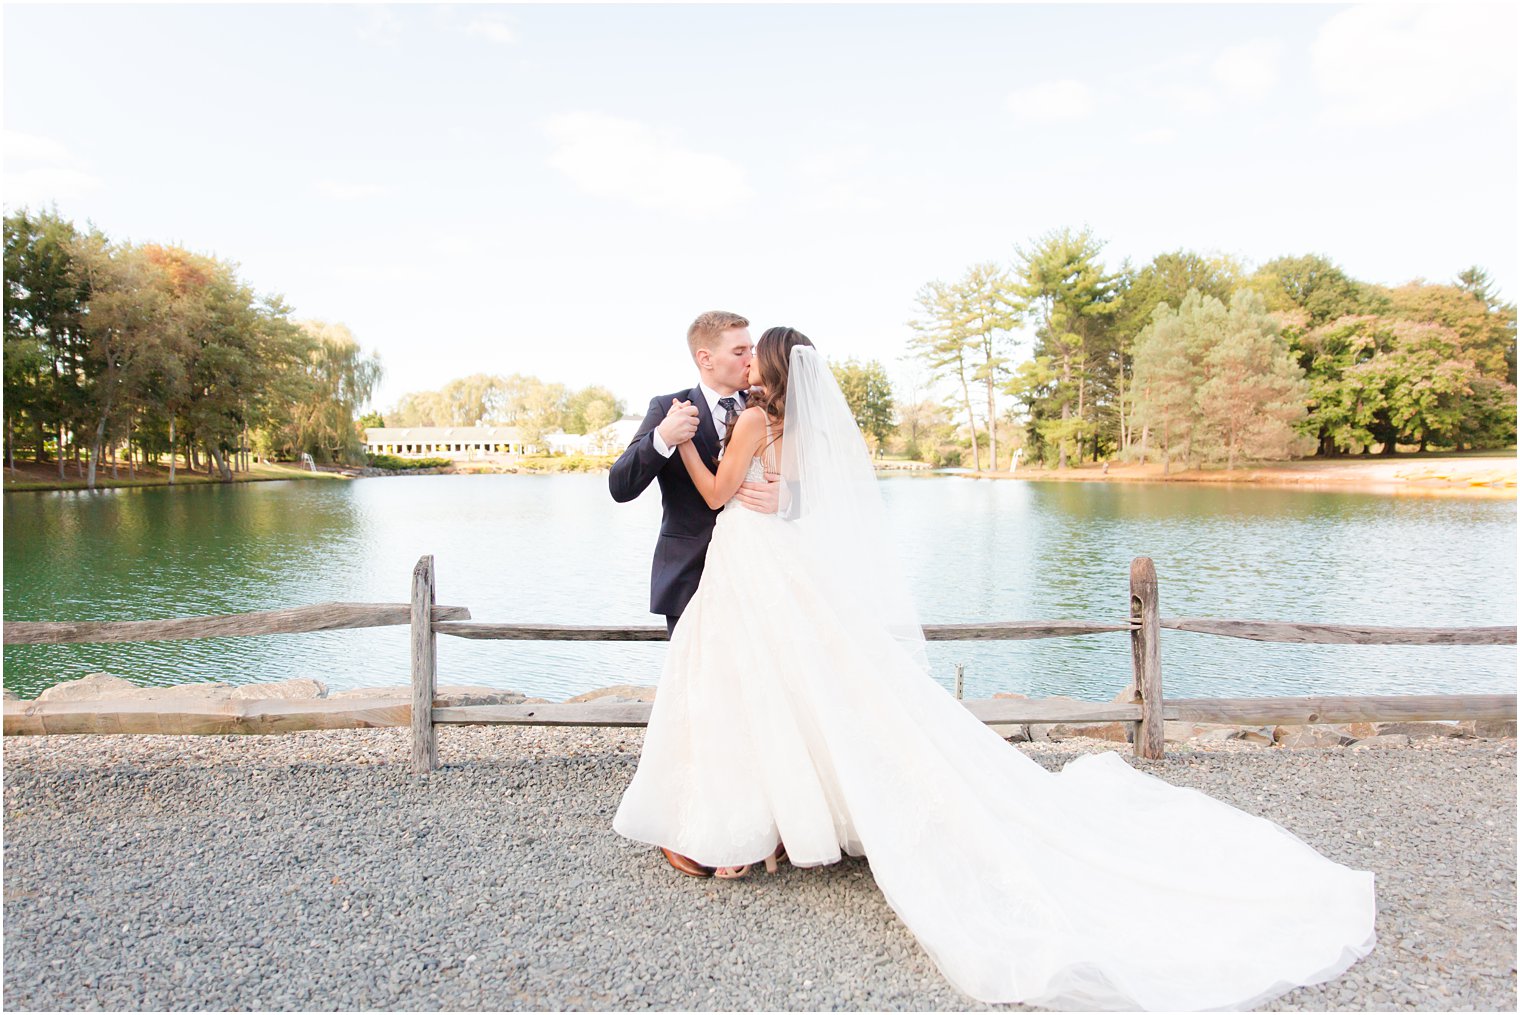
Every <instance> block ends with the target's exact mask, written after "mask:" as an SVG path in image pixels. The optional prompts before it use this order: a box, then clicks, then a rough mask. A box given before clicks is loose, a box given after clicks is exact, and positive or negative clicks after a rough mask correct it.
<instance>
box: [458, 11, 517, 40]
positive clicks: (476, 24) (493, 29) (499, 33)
mask: <svg viewBox="0 0 1520 1015" xmlns="http://www.w3.org/2000/svg"><path fill="white" fill-rule="evenodd" d="M465 31H467V32H469V33H470V34H471V35H481V36H484V37H485V38H487V39H490V40H491V41H492V42H499V43H502V44H503V45H509V44H511V43H514V42H516V41H517V33H516V32H515V31H513V30H512V26H511V25H508V24H507V23H506V22H505V21H497V20H494V19H490V18H476V19H475V20H474V21H471V22H470V25H469V27H468V28H467V29H465Z"/></svg>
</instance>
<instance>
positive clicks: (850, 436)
mask: <svg viewBox="0 0 1520 1015" xmlns="http://www.w3.org/2000/svg"><path fill="white" fill-rule="evenodd" d="M787 377H788V380H787V389H786V420H785V423H784V425H783V441H782V449H781V476H782V479H783V481H784V484H785V485H784V487H783V489H784V490H785V491H786V495H785V496H786V501H785V502H784V503H783V505H782V510H783V511H785V512H786V516H787V517H788V518H790V519H792V520H793V521H792V523H793V524H794V525H795V526H796V529H797V532H798V535H799V537H800V539H801V541H802V542H803V544H804V547H805V552H806V556H805V557H804V558H803V559H804V560H806V561H807V562H808V565H809V570H811V571H812V572H813V574H814V576H815V577H816V578H817V579H818V580H819V581H820V582H821V583H822V584H824V585H825V586H826V587H827V588H828V590H829V592H830V598H831V599H832V601H833V604H834V605H835V607H836V609H837V610H838V611H839V612H840V615H841V616H842V617H847V618H850V619H851V620H852V621H855V622H859V623H864V624H875V625H880V626H881V627H884V628H886V630H887V631H889V632H890V633H891V635H892V636H893V637H894V638H896V639H897V641H898V642H899V643H901V644H902V646H903V648H904V649H906V650H907V651H908V652H909V653H911V654H912V656H913V657H914V658H915V659H916V660H917V661H918V663H919V665H920V666H921V667H922V669H923V670H924V671H925V672H928V669H929V659H928V654H927V653H926V652H925V650H924V632H923V628H922V627H921V626H920V625H919V618H918V610H917V609H916V608H915V607H914V605H913V597H912V595H911V594H910V592H909V590H908V581H907V578H906V577H905V576H904V575H903V572H902V568H901V566H900V565H899V563H898V554H897V547H896V545H895V544H894V541H893V538H892V533H891V531H890V530H889V529H888V527H887V520H886V512H885V511H884V510H883V508H882V501H881V491H880V490H879V489H878V488H877V482H876V470H875V468H874V467H873V466H872V465H871V455H870V452H869V451H868V450H867V449H866V443H865V438H864V437H862V436H861V433H860V428H859V427H858V426H857V425H856V424H855V417H854V416H853V415H851V413H850V407H849V404H848V403H846V402H845V398H844V392H842V391H840V390H839V383H838V382H837V381H836V380H835V379H834V373H833V371H832V370H830V369H829V365H828V363H827V362H825V361H824V358H823V356H822V355H821V354H820V353H819V352H818V350H816V349H814V348H812V347H811V346H806V345H798V346H794V347H793V348H792V351H791V355H790V357H789V358H788V374H787Z"/></svg>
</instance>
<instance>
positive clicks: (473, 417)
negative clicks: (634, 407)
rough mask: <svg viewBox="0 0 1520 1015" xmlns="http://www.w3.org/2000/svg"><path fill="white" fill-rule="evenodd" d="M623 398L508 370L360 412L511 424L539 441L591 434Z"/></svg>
mask: <svg viewBox="0 0 1520 1015" xmlns="http://www.w3.org/2000/svg"><path fill="white" fill-rule="evenodd" d="M626 408H627V407H626V406H625V405H624V403H623V400H622V399H620V398H618V397H617V396H616V395H614V394H613V393H612V392H611V391H609V390H608V389H607V388H605V387H602V386H601V385H596V384H593V385H591V386H589V387H585V388H578V389H572V388H569V387H566V386H565V385H563V384H560V383H558V382H555V381H543V380H540V379H538V378H537V377H531V376H526V375H524V374H513V375H511V376H510V377H502V376H500V375H498V374H471V375H470V376H469V377H461V378H458V379H457V380H452V381H450V382H449V383H447V384H445V385H444V386H443V388H441V389H440V390H438V391H416V392H410V393H408V394H405V395H403V396H401V398H400V400H399V401H397V403H396V405H395V406H394V407H392V408H391V409H388V410H386V411H385V413H383V414H379V413H376V414H370V415H366V416H365V417H364V419H363V420H362V422H364V424H365V425H368V426H386V425H389V426H397V427H411V426H475V425H477V424H478V425H485V426H512V427H516V428H517V431H518V435H519V437H520V438H521V439H522V441H523V442H524V443H526V444H530V445H534V444H541V443H542V442H543V437H544V435H545V434H548V433H553V432H555V431H556V430H563V431H564V432H565V433H573V434H586V433H594V432H595V431H597V430H600V429H602V427H604V426H607V425H608V424H610V423H614V422H616V421H617V420H619V419H622V418H623V413H624V412H625V411H626Z"/></svg>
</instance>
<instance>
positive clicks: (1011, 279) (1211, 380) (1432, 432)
mask: <svg viewBox="0 0 1520 1015" xmlns="http://www.w3.org/2000/svg"><path fill="white" fill-rule="evenodd" d="M1102 247H1103V244H1102V243H1101V242H1100V241H1099V240H1097V239H1096V238H1095V237H1094V236H1093V234H1092V233H1091V232H1090V231H1089V230H1086V229H1084V230H1081V231H1075V232H1074V231H1072V230H1058V231H1054V232H1051V233H1048V234H1045V235H1043V236H1040V237H1038V238H1037V239H1035V240H1034V241H1032V242H1031V243H1029V244H1027V245H1024V246H1019V247H1016V248H1015V252H1014V257H1013V258H1012V259H1011V261H1010V262H1009V263H1007V264H1000V263H996V262H984V263H978V264H974V265H972V266H971V267H969V268H968V269H967V270H966V272H965V274H964V275H963V276H962V277H961V278H959V279H957V280H955V281H952V282H943V281H935V282H930V283H928V284H926V285H925V286H923V287H922V288H921V289H920V290H919V292H918V294H917V298H916V305H917V308H918V313H917V315H916V316H915V317H914V319H913V320H912V321H910V322H909V327H910V328H911V329H912V338H911V340H910V343H909V353H908V355H909V358H910V359H911V360H913V361H916V362H917V363H918V364H920V365H921V366H922V367H923V368H925V369H926V370H927V372H928V375H929V379H930V381H931V382H933V383H935V384H937V385H939V386H940V387H941V390H945V389H948V391H949V398H948V399H947V400H945V401H941V402H936V401H934V400H929V401H926V402H921V401H917V400H916V399H915V400H913V401H911V402H910V403H909V405H908V406H907V407H906V408H904V409H903V410H901V411H900V412H899V414H898V419H897V421H896V424H897V426H896V431H897V432H896V435H895V439H896V442H897V445H898V446H899V447H901V448H903V449H904V450H908V451H909V453H910V454H911V453H914V452H913V451H912V450H911V449H913V448H914V447H915V446H919V448H920V450H921V445H922V443H923V441H922V438H923V436H924V434H926V433H929V434H931V435H935V437H934V440H935V441H937V442H938V444H939V447H938V449H937V450H935V451H934V452H933V454H932V455H930V457H934V456H935V455H943V454H944V453H945V448H944V447H943V445H944V439H945V429H946V422H947V415H949V414H953V415H954V416H955V417H957V424H958V425H957V426H956V427H954V428H952V429H953V430H954V431H956V432H957V433H958V434H959V435H960V443H961V444H963V445H964V448H965V450H966V451H968V452H969V457H970V461H969V462H964V463H963V464H968V465H970V466H971V467H972V468H975V469H978V470H980V469H982V468H984V467H986V468H1000V467H1002V468H1006V467H1007V464H1008V462H1009V460H1010V459H1011V457H1012V455H1013V451H1014V447H1015V446H1017V447H1018V448H1021V449H1022V451H1023V454H1024V456H1025V460H1027V461H1039V462H1043V463H1045V464H1047V465H1053V466H1057V467H1066V466H1068V465H1071V464H1081V463H1083V462H1086V461H1098V460H1102V459H1109V458H1114V459H1118V460H1123V461H1140V462H1144V461H1147V460H1153V459H1159V460H1160V461H1162V462H1163V463H1164V468H1169V467H1170V464H1171V463H1172V462H1173V461H1179V462H1183V463H1186V464H1188V465H1194V466H1196V465H1198V464H1201V463H1203V462H1223V463H1226V464H1227V465H1228V466H1232V467H1233V465H1234V464H1235V463H1236V462H1237V461H1239V460H1242V459H1253V458H1254V459H1273V458H1287V457H1294V456H1302V455H1310V454H1313V455H1319V456H1334V455H1341V454H1349V453H1366V452H1367V451H1368V450H1369V449H1370V448H1372V447H1373V446H1375V445H1376V446H1380V452H1381V453H1383V454H1393V453H1394V451H1395V449H1396V447H1397V446H1398V445H1404V446H1406V447H1415V448H1417V449H1418V450H1420V451H1425V450H1430V449H1451V450H1457V451H1461V450H1468V449H1476V448H1494V447H1505V446H1508V445H1510V444H1513V442H1514V440H1515V305H1514V304H1513V303H1507V302H1504V301H1502V300H1500V299H1499V297H1498V294H1497V293H1496V291H1495V289H1494V286H1493V283H1492V281H1491V280H1490V278H1489V277H1488V275H1487V274H1486V273H1485V272H1484V271H1482V270H1481V269H1479V268H1470V269H1468V270H1466V271H1464V272H1462V273H1461V274H1460V275H1459V276H1458V277H1457V278H1456V279H1455V280H1454V281H1452V282H1451V283H1427V282H1422V281H1416V282H1410V283H1408V284H1405V285H1401V286H1395V287H1387V286H1382V285H1377V284H1374V283H1369V282H1364V281H1360V280H1357V279H1354V278H1351V277H1350V276H1349V275H1347V274H1346V273H1345V272H1344V271H1343V270H1342V269H1341V268H1340V267H1339V266H1337V265H1336V264H1335V263H1333V262H1332V261H1330V260H1329V259H1327V258H1325V257H1323V256H1319V255H1305V256H1296V257H1280V258H1276V259H1274V260H1271V261H1268V262H1267V263H1265V264H1263V265H1261V266H1260V267H1259V268H1256V269H1255V270H1253V271H1247V270H1246V269H1245V267H1244V266H1242V265H1241V263H1240V262H1239V261H1237V260H1236V259H1234V258H1232V257H1228V256H1221V255H1212V256H1211V255H1205V254H1200V253H1196V252H1193V251H1188V250H1178V251H1173V252H1169V253H1164V254H1161V255H1158V256H1157V257H1155V258H1154V259H1153V260H1151V261H1150V262H1149V263H1147V264H1145V265H1143V266H1141V267H1138V268H1136V267H1134V266H1132V265H1131V264H1130V263H1129V262H1127V261H1126V262H1125V263H1123V264H1121V265H1120V266H1118V268H1116V269H1110V268H1108V267H1106V266H1105V265H1104V263H1103V260H1102V257H1101V252H1102ZM1019 332H1023V333H1027V334H1032V348H1031V349H1029V350H1028V355H1027V356H1026V357H1025V358H1023V359H1022V360H1021V361H1019V362H1017V363H1015V362H1013V359H1012V353H1013V350H1014V345H1015V340H1016V334H1017V333H1019ZM857 415H859V413H858V412H857ZM916 456H917V455H915V457H916Z"/></svg>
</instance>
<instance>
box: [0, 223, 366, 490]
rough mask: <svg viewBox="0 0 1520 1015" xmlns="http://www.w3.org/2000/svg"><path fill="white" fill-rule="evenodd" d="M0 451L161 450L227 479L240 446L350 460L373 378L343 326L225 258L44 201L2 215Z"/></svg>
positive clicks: (136, 455)
mask: <svg viewBox="0 0 1520 1015" xmlns="http://www.w3.org/2000/svg"><path fill="white" fill-rule="evenodd" d="M4 313H5V339H4V340H5V347H4V365H5V382H4V383H5V388H4V394H5V454H6V462H7V464H8V466H9V467H10V468H11V470H12V471H15V468H16V466H15V462H16V457H17V455H18V454H20V455H30V456H31V457H32V459H33V460H34V461H35V462H38V463H43V462H47V461H49V460H53V461H56V462H57V465H58V475H59V478H60V479H62V478H64V470H65V465H66V463H67V462H70V461H72V462H73V463H74V465H75V467H76V470H77V472H78V473H79V474H81V475H84V474H86V463H87V474H88V479H87V486H89V487H90V488H92V489H93V488H94V486H95V480H96V468H97V465H98V464H100V463H107V464H109V465H110V467H111V470H112V474H113V475H117V468H118V463H119V462H122V461H124V462H125V464H126V465H127V467H128V468H129V469H130V470H131V472H132V474H133V475H134V476H135V474H136V470H137V468H138V466H139V464H149V463H157V462H158V461H159V460H160V459H161V457H162V456H165V455H167V456H168V458H169V470H170V481H171V482H172V481H173V478H174V474H175V471H176V469H177V468H178V463H179V458H180V456H181V455H183V458H184V463H185V467H186V468H188V469H191V470H195V469H199V468H201V467H202V466H203V463H204V468H205V469H206V471H207V472H211V471H212V470H213V469H214V470H215V474H216V475H218V476H219V477H220V478H221V479H223V480H230V479H231V478H232V473H233V471H234V470H245V471H246V470H248V469H249V468H251V465H252V456H253V455H259V456H260V457H263V458H287V459H293V458H295V457H297V456H299V455H301V454H310V455H312V456H313V458H314V459H315V460H317V461H322V462H332V461H347V462H356V461H357V462H363V461H364V457H363V456H364V443H363V433H362V431H361V430H360V429H359V428H358V427H357V426H356V425H355V419H354V414H355V411H356V409H357V407H358V406H360V405H362V404H363V403H364V402H365V401H367V400H368V399H369V397H370V395H371V393H372V392H373V390H374V387H375V385H376V383H377V382H378V381H379V378H380V374H381V367H380V362H379V359H378V357H376V356H371V355H366V354H364V353H363V352H362V351H361V350H360V348H359V344H358V342H357V341H355V339H354V336H353V335H352V333H350V331H349V329H348V328H347V327H345V326H343V325H342V324H332V323H325V322H321V321H298V320H295V319H293V318H292V316H291V309H290V307H289V306H287V305H286V303H285V302H284V300H283V299H282V298H281V297H280V296H278V295H276V294H272V293H271V294H259V293H256V292H255V291H254V290H253V289H252V287H251V286H249V284H248V283H247V282H245V281H244V280H243V279H241V278H240V277H239V276H238V271H237V266H236V265H235V264H234V263H232V262H229V261H224V260H220V259H218V258H215V257H211V256H208V255H204V254H197V253H193V252H191V251H188V250H184V249H182V248H179V247H175V246H169V245H163V244H156V243H143V244H131V243H121V242H112V241H111V240H110V239H109V238H108V237H107V236H105V235H104V234H103V233H102V232H101V231H100V230H98V229H95V228H93V227H92V228H89V229H80V228H78V227H76V226H75V225H74V224H73V223H72V222H69V221H66V220H65V219H63V218H61V217H60V216H59V215H58V214H57V212H56V211H52V210H50V211H43V212H37V213H34V212H30V211H27V210H21V211H18V212H15V213H14V214H10V215H6V216H5V311H4Z"/></svg>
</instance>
